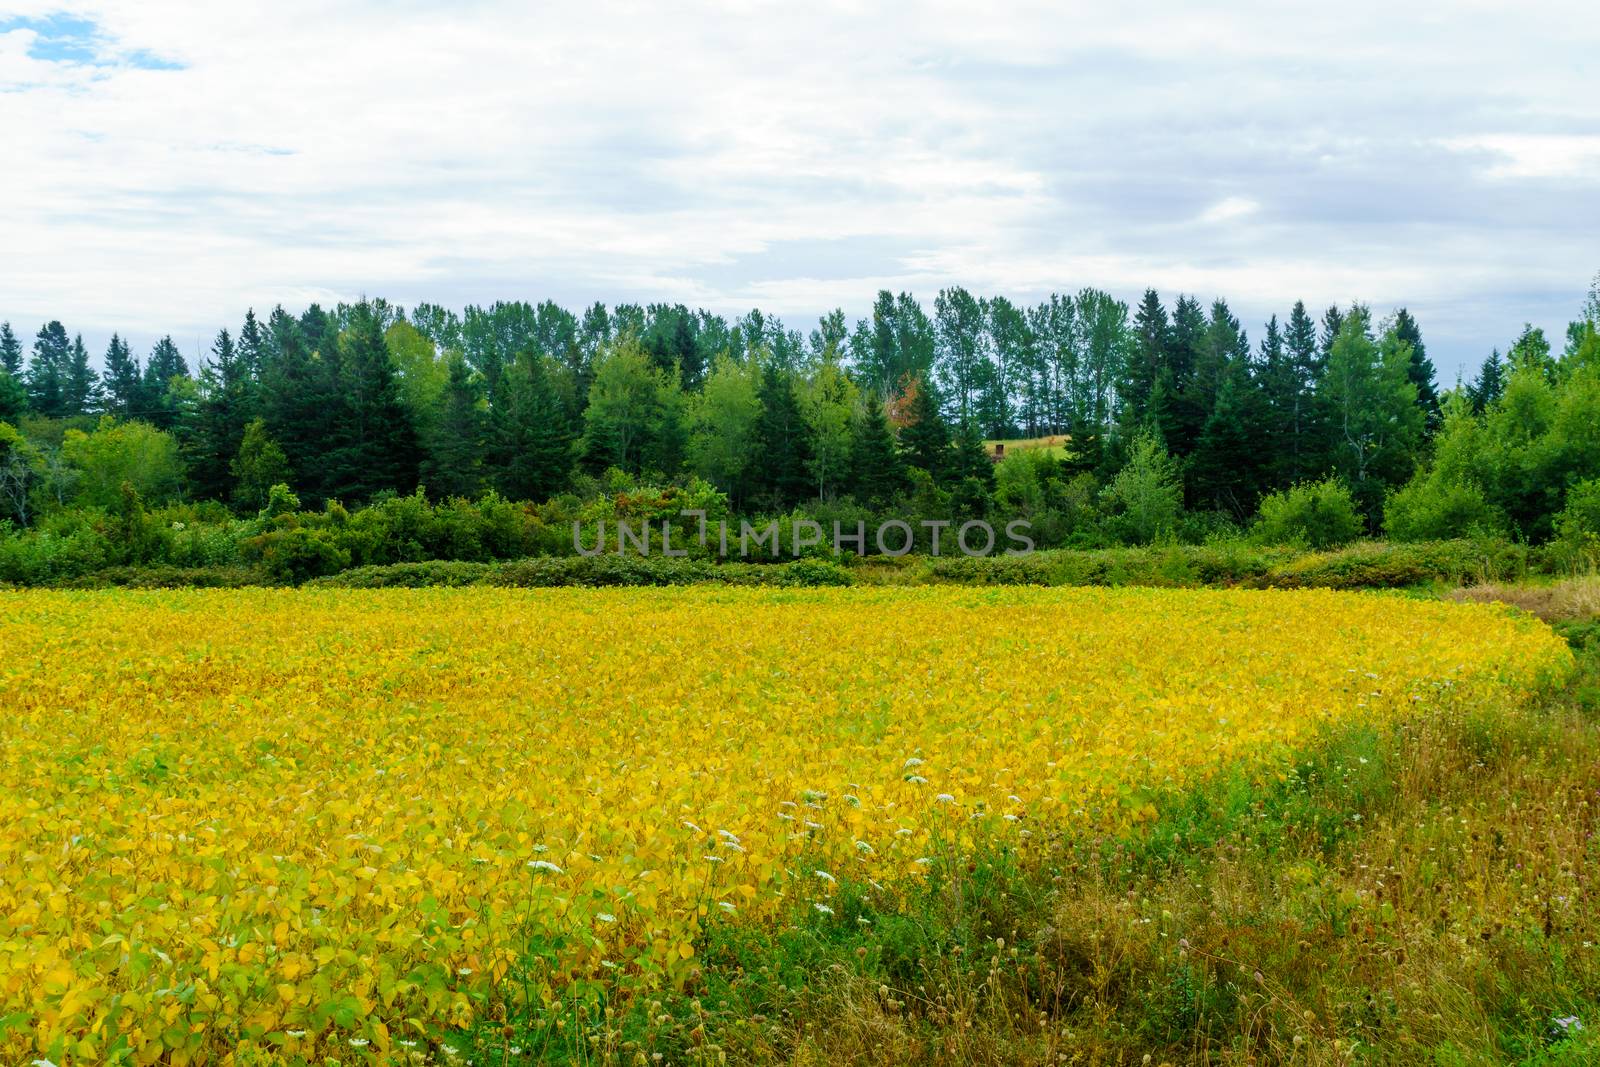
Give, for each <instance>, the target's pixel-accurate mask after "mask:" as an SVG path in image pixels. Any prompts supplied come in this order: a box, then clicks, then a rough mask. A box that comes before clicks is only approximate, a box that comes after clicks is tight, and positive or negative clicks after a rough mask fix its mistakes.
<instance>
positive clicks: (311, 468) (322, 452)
mask: <svg viewBox="0 0 1600 1067" xmlns="http://www.w3.org/2000/svg"><path fill="white" fill-rule="evenodd" d="M151 358H152V361H153V360H154V357H153V356H152V357H151ZM146 373H147V376H148V371H147V372H146ZM261 376H262V383H261V413H262V417H263V418H264V419H265V420H266V425H267V432H268V433H269V434H270V435H271V437H272V439H273V440H274V441H276V442H277V443H278V445H279V447H281V448H282V449H283V452H284V455H285V456H287V457H288V460H289V469H290V470H292V471H294V472H295V478H296V480H295V482H294V488H295V489H297V490H299V492H300V493H301V495H303V496H305V497H307V498H308V499H309V500H317V501H320V500H325V499H326V498H327V491H328V465H327V463H326V461H325V460H326V450H327V449H328V447H329V445H330V443H331V442H332V440H333V435H334V433H335V417H336V415H337V410H338V407H337V397H338V382H337V379H336V365H335V364H333V363H330V362H329V361H327V360H324V359H322V358H321V356H319V355H318V354H316V353H314V352H313V351H312V350H311V349H310V347H309V346H308V345H307V344H306V339H305V334H304V333H303V332H302V330H301V328H300V323H299V321H297V320H296V319H295V317H294V316H292V315H290V314H289V313H288V312H286V311H284V310H283V308H281V307H277V308H274V309H273V310H272V313H271V314H270V315H269V316H267V325H266V337H265V344H264V347H263V359H262V371H261Z"/></svg>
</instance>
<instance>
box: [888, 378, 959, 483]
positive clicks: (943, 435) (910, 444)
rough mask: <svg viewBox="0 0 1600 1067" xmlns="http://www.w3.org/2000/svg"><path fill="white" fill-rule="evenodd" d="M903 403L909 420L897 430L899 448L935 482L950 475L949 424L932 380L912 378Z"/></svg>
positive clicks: (907, 459)
mask: <svg viewBox="0 0 1600 1067" xmlns="http://www.w3.org/2000/svg"><path fill="white" fill-rule="evenodd" d="M907 389H908V390H909V391H911V392H912V396H911V398H910V403H909V404H908V405H907V415H908V417H909V420H910V421H909V422H907V423H906V425H905V426H903V427H902V428H901V430H900V451H901V454H902V455H903V456H904V457H905V461H906V463H907V464H908V465H910V466H912V467H920V468H922V469H923V470H925V471H927V472H928V473H929V474H930V475H931V476H932V477H933V480H934V481H935V482H939V483H942V482H944V481H945V480H946V478H948V476H949V475H950V473H951V471H950V463H951V459H952V458H953V457H952V456H951V453H950V428H949V427H948V426H947V425H945V421H944V417H943V416H942V415H940V414H939V393H938V389H937V387H935V386H934V384H933V383H932V382H924V381H914V382H912V383H911V384H910V385H909V386H908V387H907Z"/></svg>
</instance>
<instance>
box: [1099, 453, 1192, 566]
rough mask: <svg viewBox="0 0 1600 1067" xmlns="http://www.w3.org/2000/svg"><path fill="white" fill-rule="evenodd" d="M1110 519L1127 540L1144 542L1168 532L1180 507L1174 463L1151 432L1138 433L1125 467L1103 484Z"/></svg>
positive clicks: (1175, 519) (1178, 484)
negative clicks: (1107, 484)
mask: <svg viewBox="0 0 1600 1067" xmlns="http://www.w3.org/2000/svg"><path fill="white" fill-rule="evenodd" d="M1105 498H1106V504H1107V507H1108V510H1109V511H1110V512H1111V522H1112V524H1113V525H1114V526H1115V527H1116V528H1117V529H1118V531H1119V532H1121V533H1122V535H1123V536H1124V537H1126V538H1127V540H1128V541H1130V542H1132V543H1133V544H1139V545H1146V544H1149V543H1150V542H1152V541H1155V540H1157V539H1159V538H1161V537H1165V536H1167V535H1169V534H1171V533H1172V530H1173V526H1174V524H1175V523H1176V522H1177V520H1178V515H1179V513H1180V512H1181V511H1182V509H1183V486H1182V483H1181V482H1180V481H1179V479H1178V472H1177V467H1176V465H1175V464H1174V463H1173V462H1172V458H1171V457H1170V456H1168V455H1167V450H1166V449H1165V448H1163V447H1162V446H1161V443H1160V442H1159V441H1158V440H1156V438H1155V437H1154V435H1152V434H1148V433H1146V434H1141V435H1140V436H1139V437H1138V439H1137V440H1135V441H1134V443H1133V447H1132V449H1131V450H1130V455H1129V459H1128V464H1127V466H1125V467H1123V468H1122V470H1120V471H1118V472H1117V476H1116V477H1115V478H1113V479H1112V480H1111V484H1110V485H1109V486H1107V487H1106V491H1105Z"/></svg>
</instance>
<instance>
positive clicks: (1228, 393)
mask: <svg viewBox="0 0 1600 1067" xmlns="http://www.w3.org/2000/svg"><path fill="white" fill-rule="evenodd" d="M1260 401H1261V394H1260V392H1259V391H1258V390H1257V388H1256V387H1255V384H1254V383H1253V382H1252V381H1251V380H1250V376H1249V373H1248V369H1247V365H1246V362H1245V361H1244V360H1242V359H1239V358H1237V357H1235V358H1233V359H1230V360H1229V361H1228V363H1227V365H1226V366H1225V367H1224V368H1223V370H1222V376H1221V381H1220V382H1219V384H1218V386H1217V398H1216V402H1215V403H1214V404H1213V405H1212V409H1211V414H1210V415H1209V416H1208V417H1207V418H1206V424H1205V427H1204V429H1203V430H1202V431H1201V433H1200V441H1199V444H1198V446H1197V447H1196V448H1195V453H1194V456H1193V458H1192V460H1191V463H1190V472H1189V487H1190V498H1191V500H1192V501H1193V502H1194V504H1195V505H1196V506H1201V507H1208V508H1212V509H1214V510H1216V511H1221V512H1224V513H1226V514H1229V515H1232V516H1233V517H1234V518H1236V519H1243V518H1245V517H1247V516H1248V515H1250V514H1251V513H1252V512H1253V511H1254V510H1255V505H1256V498H1257V496H1258V494H1259V491H1260V471H1261V467H1262V464H1263V461H1264V460H1265V459H1266V458H1267V455H1268V454H1267V452H1266V451H1265V450H1264V449H1263V448H1262V434H1263V432H1264V422H1265V420H1264V419H1263V417H1262V415H1263V412H1262V409H1261V403H1260Z"/></svg>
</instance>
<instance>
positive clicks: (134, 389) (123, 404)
mask: <svg viewBox="0 0 1600 1067" xmlns="http://www.w3.org/2000/svg"><path fill="white" fill-rule="evenodd" d="M104 395H105V408H106V412H107V413H108V414H111V415H115V416H116V417H117V418H119V419H136V418H140V417H142V415H143V410H142V409H143V406H144V377H143V372H142V371H141V370H140V368H139V361H138V359H136V358H135V357H134V354H133V350H132V349H130V348H129V347H128V342H126V341H124V340H123V339H122V338H121V337H120V336H118V335H117V334H112V335H111V343H110V344H109V345H107V346H106V369H105V378H104Z"/></svg>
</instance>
